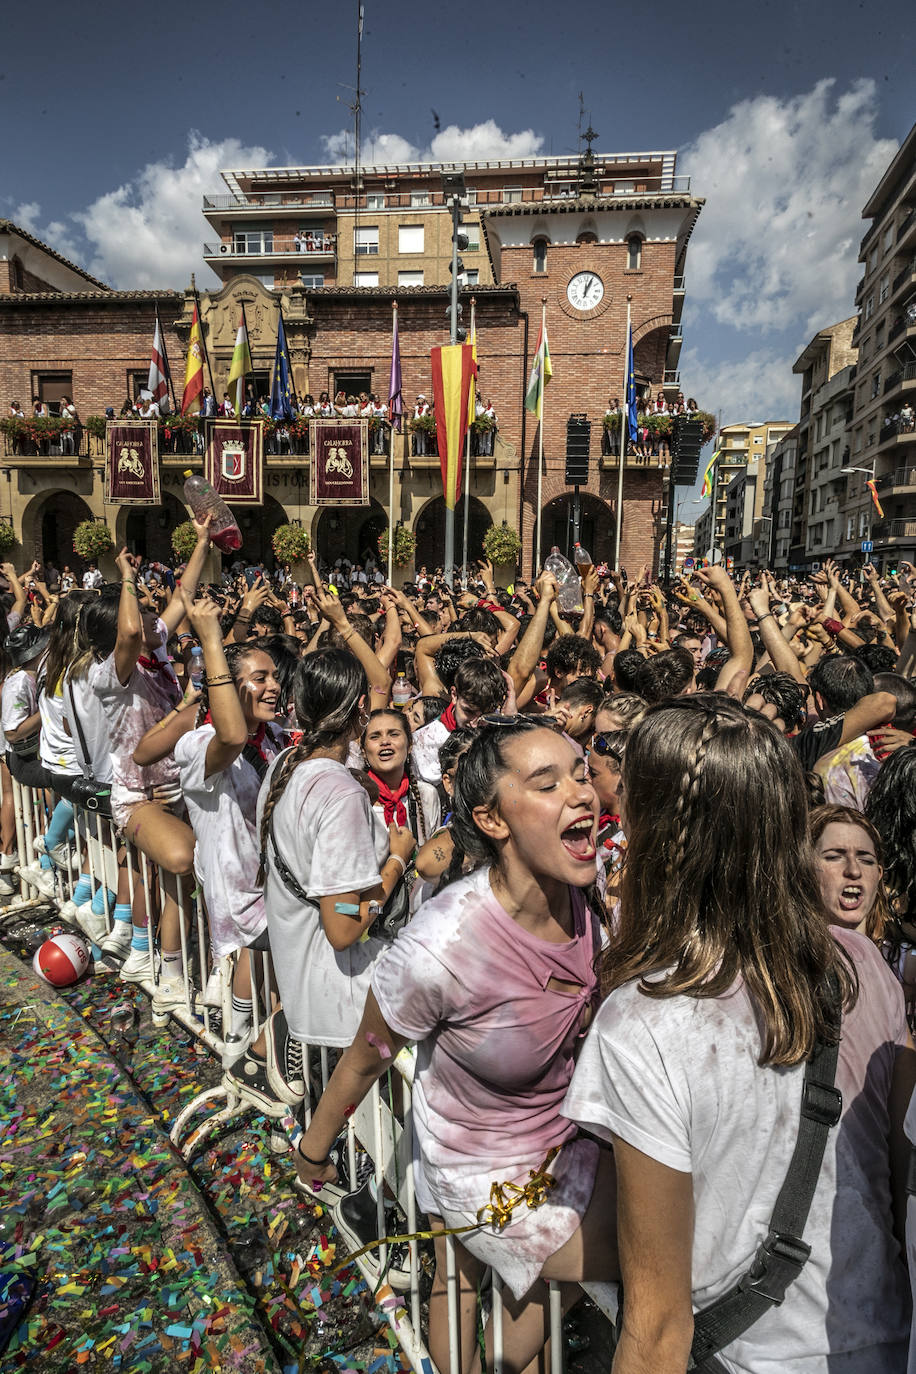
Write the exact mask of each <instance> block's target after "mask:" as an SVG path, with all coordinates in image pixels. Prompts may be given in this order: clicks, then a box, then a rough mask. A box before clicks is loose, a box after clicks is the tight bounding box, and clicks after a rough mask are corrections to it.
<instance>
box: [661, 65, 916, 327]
mask: <svg viewBox="0 0 916 1374" xmlns="http://www.w3.org/2000/svg"><path fill="white" fill-rule="evenodd" d="M834 86H835V82H833V81H832V80H824V81H820V82H818V83H817V85H816V86H815V87H814V88H813V89H812V90H810V91H808V92H806V93H805V94H803V95H799V96H796V97H794V98H793V99H789V100H779V99H777V98H776V97H773V96H757V97H755V98H754V99H753V100H746V101H742V102H741V103H740V104H738V105H735V106H733V108H732V109H731V110H730V111H729V114H728V115H727V117H726V118H725V119H724V120H723V121H722V122H721V123H720V124H717V125H716V126H715V127H714V128H712V129H708V130H706V132H704V133H702V134H700V136H699V137H698V138H697V139H696V141H695V142H694V143H693V144H691V145H690V146H689V147H687V148H686V149H685V150H684V152H683V154H682V156H681V158H680V160H679V165H680V168H681V169H682V170H683V171H685V172H688V173H689V174H690V175H691V177H692V188H693V190H694V192H695V193H696V194H697V195H701V196H705V197H706V205H705V207H704V209H703V212H702V213H701V215H700V219H699V222H698V225H697V229H696V231H695V233H694V237H693V239H692V240H691V245H690V253H689V268H688V270H689V273H690V282H689V286H690V298H691V300H692V301H693V302H694V303H697V302H701V303H702V304H704V305H705V306H706V307H707V308H708V309H709V310H710V311H711V312H712V314H713V315H714V316H715V318H716V319H717V320H719V321H720V322H722V323H725V324H730V325H733V326H735V327H736V328H738V329H757V330H760V329H762V330H772V329H784V328H786V327H787V326H793V325H797V326H798V328H799V332H800V333H801V334H804V335H805V336H806V337H807V336H808V335H810V334H813V333H814V332H815V330H817V329H818V328H821V327H822V326H823V325H825V324H831V323H834V322H835V321H836V320H840V319H844V318H846V317H847V316H849V315H850V314H852V312H853V295H854V287H855V283H856V280H857V278H858V276H859V274H860V271H861V269H860V267H859V265H858V263H857V261H856V258H857V253H858V244H859V240H860V239H861V237H862V234H863V233H864V230H865V227H866V226H865V224H864V223H863V221H862V218H861V212H862V206H863V205H864V204H865V202H866V200H867V199H868V196H869V195H870V193H871V192H872V190H873V189H874V187H875V185H876V184H877V182H878V180H879V179H880V177H881V174H882V173H883V171H884V169H885V168H886V166H887V164H888V162H889V161H890V159H891V157H892V156H893V154H894V152H895V151H896V144H895V143H894V142H893V140H891V139H879V138H878V137H876V134H875V123H876V118H877V112H878V101H877V95H876V87H875V83H874V82H873V81H871V80H859V81H856V82H854V83H853V84H852V85H851V86H850V88H849V89H848V90H846V91H842V92H840V93H839V94H837V93H836V91H835V90H834Z"/></svg>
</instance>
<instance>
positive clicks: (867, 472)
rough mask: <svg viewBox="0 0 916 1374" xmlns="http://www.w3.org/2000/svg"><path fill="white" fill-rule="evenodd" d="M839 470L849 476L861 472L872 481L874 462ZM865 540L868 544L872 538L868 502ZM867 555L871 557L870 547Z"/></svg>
mask: <svg viewBox="0 0 916 1374" xmlns="http://www.w3.org/2000/svg"><path fill="white" fill-rule="evenodd" d="M840 472H841V473H843V475H844V476H846V477H851V476H852V474H853V473H854V472H862V473H864V474H865V476H866V477H867V478H868V480H869V481H870V482H873V481H874V480H875V465H874V463H872V465H871V467H870V468H856V467H848V468H840ZM865 541H866V543H868V544H870V543H871V542H872V538H871V504H869V506H868V525H867V527H866V532H865ZM862 552H863V553H865V550H864V549H863V550H862ZM868 556H869V558H870V557H871V549H869V550H868Z"/></svg>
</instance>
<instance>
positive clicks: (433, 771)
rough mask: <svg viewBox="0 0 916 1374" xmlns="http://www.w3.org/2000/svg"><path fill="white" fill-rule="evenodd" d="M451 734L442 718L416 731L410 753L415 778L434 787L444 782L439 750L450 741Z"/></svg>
mask: <svg viewBox="0 0 916 1374" xmlns="http://www.w3.org/2000/svg"><path fill="white" fill-rule="evenodd" d="M449 733H450V732H449V728H448V726H447V725H445V724H444V723H443V721H442V718H441V716H440V717H439V718H438V719H437V720H431V721H430V722H429V724H428V725H422V726H421V727H420V729H419V730H417V731H416V733H415V734H414V737H413V745H412V746H411V751H410V757H411V760H412V762H413V773H414V777H416V778H421V779H422V780H423V782H428V783H432V784H433V786H434V787H435V786H436V785H438V784H439V783H440V782H441V781H442V765H441V764H440V762H439V750H440V749H441V748H442V746H443V744H444V743H445V741H446V740H447V739H448V737H449Z"/></svg>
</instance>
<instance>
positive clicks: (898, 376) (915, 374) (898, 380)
mask: <svg viewBox="0 0 916 1374" xmlns="http://www.w3.org/2000/svg"><path fill="white" fill-rule="evenodd" d="M904 382H916V363H907V364H906V366H905V367H901V368H900V370H899V372H894V373H892V374H891V376H890V377H888V379H887V381H886V382H885V383H884V394H885V396H886V395H887V393H888V392H889V391H894V390H895V389H896V388H897V387H898V386H902V384H903V383H904Z"/></svg>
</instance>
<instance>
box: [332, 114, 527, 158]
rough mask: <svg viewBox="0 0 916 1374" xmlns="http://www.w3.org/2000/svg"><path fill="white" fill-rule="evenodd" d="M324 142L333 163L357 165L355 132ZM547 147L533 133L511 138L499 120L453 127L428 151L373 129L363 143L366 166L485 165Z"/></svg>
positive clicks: (438, 136) (347, 131)
mask: <svg viewBox="0 0 916 1374" xmlns="http://www.w3.org/2000/svg"><path fill="white" fill-rule="evenodd" d="M321 142H322V146H323V147H324V151H325V155H326V156H327V157H328V158H329V159H330V161H331V162H334V163H341V164H346V163H350V162H352V161H353V130H352V129H338V131H337V132H336V133H334V134H325V135H324V136H323V137H322V140H321ZM543 146H544V140H543V138H542V137H541V135H540V134H536V133H535V132H534V130H533V129H522V130H521V132H519V133H516V134H507V133H504V131H503V130H502V129H501V128H500V127H499V125H498V124H497V123H496V120H495V119H486V120H484V121H483V122H482V123H480V124H474V125H471V126H470V127H469V128H466V129H462V128H460V127H459V126H458V125H457V124H449V125H448V126H447V127H446V128H445V129H441V130H440V131H439V133H437V134H436V136H435V137H434V138H433V140H432V142H431V143H430V144H429V146H428V147H427V148H418V147H417V146H416V144H413V143H411V142H410V141H409V140H408V139H406V138H402V137H401V135H400V134H386V133H380V132H379V131H378V129H373V130H372V132H371V133H370V134H369V136H368V138H364V139H363V141H362V146H361V148H360V159H361V161H362V162H363V164H364V165H366V166H368V165H369V164H371V163H373V162H377V163H388V164H391V163H398V162H482V161H485V160H486V159H487V158H510V157H535V156H536V155H537V154H538V153H539V152H540V150H541V148H542V147H543Z"/></svg>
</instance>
